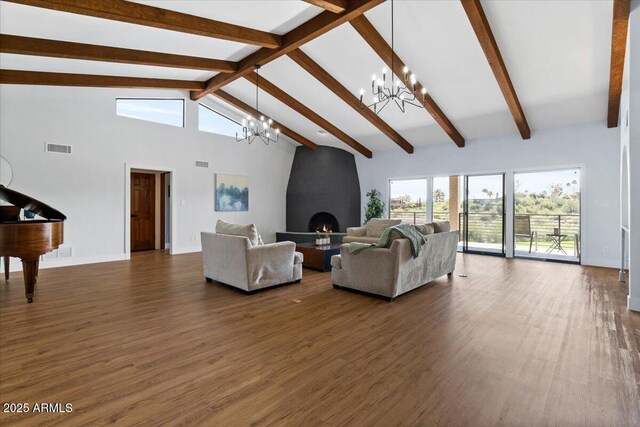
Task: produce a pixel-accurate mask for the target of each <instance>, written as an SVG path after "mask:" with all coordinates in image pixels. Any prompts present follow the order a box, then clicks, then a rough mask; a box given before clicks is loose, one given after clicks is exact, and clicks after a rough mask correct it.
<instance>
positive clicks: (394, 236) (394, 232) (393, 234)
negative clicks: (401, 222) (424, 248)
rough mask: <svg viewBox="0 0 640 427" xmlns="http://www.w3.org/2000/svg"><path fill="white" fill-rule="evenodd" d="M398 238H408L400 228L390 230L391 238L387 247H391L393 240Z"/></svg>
mask: <svg viewBox="0 0 640 427" xmlns="http://www.w3.org/2000/svg"><path fill="white" fill-rule="evenodd" d="M398 239H406V237H404V236H403V235H402V234H401V233H400V232H399V231H398V230H391V231H390V232H389V240H388V241H387V245H386V246H385V248H390V247H391V244H392V243H393V241H394V240H398Z"/></svg>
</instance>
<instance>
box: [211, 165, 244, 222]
mask: <svg viewBox="0 0 640 427" xmlns="http://www.w3.org/2000/svg"><path fill="white" fill-rule="evenodd" d="M215 185H216V212H241V211H248V210H249V177H247V176H244V175H226V174H221V173H217V174H216V182H215Z"/></svg>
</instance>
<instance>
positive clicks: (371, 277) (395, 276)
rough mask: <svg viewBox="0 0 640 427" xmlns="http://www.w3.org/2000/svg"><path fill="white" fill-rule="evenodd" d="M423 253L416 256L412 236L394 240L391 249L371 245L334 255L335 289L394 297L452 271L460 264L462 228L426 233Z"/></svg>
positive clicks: (333, 277) (346, 249)
mask: <svg viewBox="0 0 640 427" xmlns="http://www.w3.org/2000/svg"><path fill="white" fill-rule="evenodd" d="M425 239H426V242H425V244H424V245H423V246H422V249H421V251H420V255H419V256H418V257H417V258H413V256H412V254H411V242H410V241H409V240H408V239H396V240H393V242H392V243H391V246H390V247H389V248H371V249H365V250H362V251H361V252H359V253H355V254H352V253H349V245H348V244H343V245H342V246H341V247H340V255H334V256H333V257H332V258H331V266H332V267H333V268H332V270H331V281H332V282H333V286H334V287H335V288H348V289H354V290H358V291H362V292H367V293H371V294H375V295H379V296H382V297H385V298H388V299H389V300H393V299H394V298H395V297H397V296H398V295H401V294H403V293H405V292H409V291H410V290H412V289H415V288H418V287H420V286H422V285H424V284H426V283H428V282H430V281H432V280H434V279H435V278H437V277H440V276H442V275H445V274H449V275H450V274H452V273H453V271H454V270H455V267H456V253H457V245H458V231H442V232H437V233H435V234H429V235H426V236H425Z"/></svg>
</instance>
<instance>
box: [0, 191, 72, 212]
mask: <svg viewBox="0 0 640 427" xmlns="http://www.w3.org/2000/svg"><path fill="white" fill-rule="evenodd" d="M0 200H4V201H5V202H9V203H11V204H12V205H14V206H18V207H21V208H22V209H25V210H28V211H31V212H35V213H36V214H37V215H40V216H41V217H43V218H46V219H50V220H54V219H57V220H62V221H64V220H65V219H67V217H66V216H65V215H64V214H63V213H62V212H60V211H57V210H55V209H53V208H52V207H51V206H49V205H46V204H44V203H42V202H41V201H39V200H36V199H34V198H32V197H29V196H27V195H26V194H22V193H18V192H17V191H15V190H11V189H9V188H7V187H5V186H4V185H0Z"/></svg>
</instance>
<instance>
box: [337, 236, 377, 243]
mask: <svg viewBox="0 0 640 427" xmlns="http://www.w3.org/2000/svg"><path fill="white" fill-rule="evenodd" d="M379 240H380V237H366V236H344V237H343V238H342V243H352V242H358V243H378V241H379Z"/></svg>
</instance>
